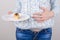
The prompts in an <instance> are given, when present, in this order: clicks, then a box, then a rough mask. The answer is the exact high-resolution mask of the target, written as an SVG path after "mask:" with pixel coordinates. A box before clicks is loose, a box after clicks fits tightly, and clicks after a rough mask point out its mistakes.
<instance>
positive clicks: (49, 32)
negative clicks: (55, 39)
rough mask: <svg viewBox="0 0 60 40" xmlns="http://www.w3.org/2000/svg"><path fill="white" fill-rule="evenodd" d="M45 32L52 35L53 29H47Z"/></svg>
mask: <svg viewBox="0 0 60 40" xmlns="http://www.w3.org/2000/svg"><path fill="white" fill-rule="evenodd" d="M44 32H45V33H47V34H52V28H48V29H45V30H44Z"/></svg>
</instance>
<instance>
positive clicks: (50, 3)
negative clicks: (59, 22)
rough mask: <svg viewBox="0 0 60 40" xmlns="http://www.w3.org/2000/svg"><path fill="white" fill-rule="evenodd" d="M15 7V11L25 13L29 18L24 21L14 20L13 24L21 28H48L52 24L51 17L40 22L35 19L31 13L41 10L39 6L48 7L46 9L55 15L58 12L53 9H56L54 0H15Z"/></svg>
mask: <svg viewBox="0 0 60 40" xmlns="http://www.w3.org/2000/svg"><path fill="white" fill-rule="evenodd" d="M16 4H17V5H16V6H17V7H16V10H15V12H18V13H23V14H27V15H29V16H30V19H28V20H25V21H21V22H20V21H18V22H14V24H15V25H16V26H17V27H19V28H21V29H31V28H49V27H52V26H53V24H54V20H53V18H50V19H48V20H46V21H44V22H42V23H38V22H37V21H35V20H34V19H33V18H32V17H31V15H32V14H33V13H35V12H42V11H43V10H42V9H40V8H39V7H45V8H48V10H52V11H54V13H55V15H56V14H57V13H58V11H56V10H55V9H58V6H57V1H56V0H17V3H16Z"/></svg>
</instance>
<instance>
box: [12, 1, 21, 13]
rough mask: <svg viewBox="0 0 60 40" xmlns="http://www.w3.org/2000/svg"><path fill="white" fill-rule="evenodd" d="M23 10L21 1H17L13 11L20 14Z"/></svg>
mask: <svg viewBox="0 0 60 40" xmlns="http://www.w3.org/2000/svg"><path fill="white" fill-rule="evenodd" d="M21 8H22V4H21V1H20V0H16V8H15V9H14V10H13V12H17V13H20V12H21Z"/></svg>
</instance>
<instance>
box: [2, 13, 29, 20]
mask: <svg viewBox="0 0 60 40" xmlns="http://www.w3.org/2000/svg"><path fill="white" fill-rule="evenodd" d="M13 15H14V14H10V15H3V16H2V19H3V20H4V21H24V20H28V19H29V18H30V16H28V15H27V14H20V13H19V15H21V17H20V19H18V20H16V19H14V17H13Z"/></svg>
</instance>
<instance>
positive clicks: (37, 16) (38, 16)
mask: <svg viewBox="0 0 60 40" xmlns="http://www.w3.org/2000/svg"><path fill="white" fill-rule="evenodd" d="M42 17H43V16H40V15H33V16H32V18H42Z"/></svg>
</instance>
